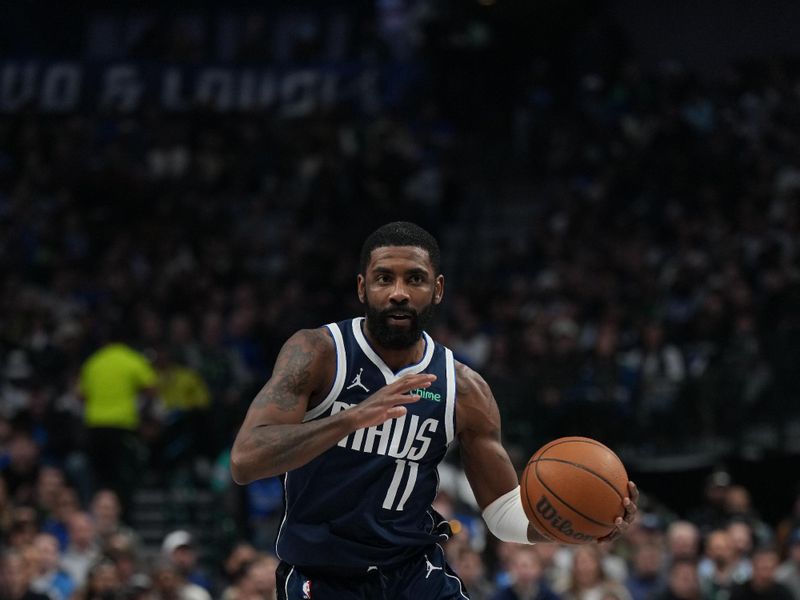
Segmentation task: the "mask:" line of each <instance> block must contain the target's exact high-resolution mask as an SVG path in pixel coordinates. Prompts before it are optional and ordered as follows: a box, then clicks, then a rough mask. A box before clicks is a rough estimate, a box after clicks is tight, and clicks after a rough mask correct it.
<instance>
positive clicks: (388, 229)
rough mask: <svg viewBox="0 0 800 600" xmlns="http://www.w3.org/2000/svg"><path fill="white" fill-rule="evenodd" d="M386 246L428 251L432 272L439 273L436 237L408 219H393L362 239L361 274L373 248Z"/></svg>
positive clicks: (439, 261) (440, 265)
mask: <svg viewBox="0 0 800 600" xmlns="http://www.w3.org/2000/svg"><path fill="white" fill-rule="evenodd" d="M386 246H415V247H417V248H422V249H423V250H426V251H427V252H428V256H429V257H430V259H431V265H433V270H434V274H435V275H438V274H439V273H441V268H442V255H441V252H440V251H439V244H438V242H437V241H436V238H434V237H433V236H432V235H431V234H430V233H428V232H427V231H425V230H424V229H423V228H422V227H420V226H419V225H415V224H414V223H409V222H408V221H395V222H394V223H387V224H386V225H383V226H381V227H378V229H376V230H375V231H373V232H372V233H371V234H369V235H368V236H367V239H366V240H364V245H363V246H361V264H360V268H361V273H362V274H365V273H366V271H367V265H368V264H369V259H370V257H371V256H372V251H373V250H374V249H375V248H385V247H386Z"/></svg>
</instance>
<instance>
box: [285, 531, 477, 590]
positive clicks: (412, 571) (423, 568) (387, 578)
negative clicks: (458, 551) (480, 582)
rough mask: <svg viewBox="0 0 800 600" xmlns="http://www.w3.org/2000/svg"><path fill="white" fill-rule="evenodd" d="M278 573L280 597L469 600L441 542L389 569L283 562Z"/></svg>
mask: <svg viewBox="0 0 800 600" xmlns="http://www.w3.org/2000/svg"><path fill="white" fill-rule="evenodd" d="M275 575H276V579H277V587H278V600H465V599H466V600H469V594H467V590H466V588H465V587H464V583H463V582H462V581H461V579H459V578H458V576H457V575H456V574H455V573H454V572H453V570H452V569H451V568H450V566H449V565H448V564H447V561H446V560H445V558H444V551H443V550H442V547H441V546H439V545H438V544H436V545H435V546H431V547H430V548H428V549H427V550H426V551H424V552H423V553H422V554H420V555H418V556H416V557H415V558H412V559H410V560H408V561H406V562H404V563H402V564H400V565H397V566H394V567H390V568H387V569H383V568H378V567H370V569H369V570H367V571H366V572H364V573H353V574H348V575H335V574H333V573H331V572H326V573H325V574H324V575H323V574H321V573H320V572H318V571H311V570H303V569H302V568H298V567H294V566H292V565H290V564H288V563H285V562H281V563H280V565H278V568H277V570H276V572H275Z"/></svg>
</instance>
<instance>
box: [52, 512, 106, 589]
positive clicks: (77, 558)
mask: <svg viewBox="0 0 800 600" xmlns="http://www.w3.org/2000/svg"><path fill="white" fill-rule="evenodd" d="M67 530H68V533H69V543H68V545H67V547H66V549H65V550H64V554H63V556H62V558H61V566H62V567H63V568H64V570H65V571H66V572H67V573H69V575H70V576H71V577H72V579H73V580H74V581H75V584H76V585H78V586H81V587H82V586H83V585H84V584H85V583H86V578H87V576H88V574H89V571H90V569H91V568H92V565H94V564H95V563H96V562H97V561H98V559H99V558H100V557H101V554H100V547H99V545H98V543H97V535H96V531H95V527H94V522H93V521H92V518H91V516H90V515H89V514H88V513H86V512H83V511H80V510H78V511H76V512H74V513H73V514H71V515H70V516H69V520H68V521H67ZM115 577H116V571H115Z"/></svg>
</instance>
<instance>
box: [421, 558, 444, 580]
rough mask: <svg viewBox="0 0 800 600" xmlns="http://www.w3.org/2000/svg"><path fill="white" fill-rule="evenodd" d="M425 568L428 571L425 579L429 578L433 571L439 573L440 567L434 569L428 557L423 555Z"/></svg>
mask: <svg viewBox="0 0 800 600" xmlns="http://www.w3.org/2000/svg"><path fill="white" fill-rule="evenodd" d="M425 568H426V569H427V570H428V573H427V574H426V575H425V579H427V578H428V577H430V576H431V573H433V572H434V571H441V570H442V567H434V566H433V563H432V562H431V561H430V560H429V559H428V555H427V554H426V555H425Z"/></svg>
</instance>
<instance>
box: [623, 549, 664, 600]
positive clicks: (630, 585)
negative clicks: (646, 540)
mask: <svg viewBox="0 0 800 600" xmlns="http://www.w3.org/2000/svg"><path fill="white" fill-rule="evenodd" d="M665 563H666V559H665V555H664V550H663V548H662V546H660V545H658V544H642V545H641V546H637V547H636V548H634V554H633V561H632V569H631V571H630V573H629V574H628V577H627V578H626V579H625V587H626V588H627V589H628V592H629V593H630V595H631V599H632V600H649V598H650V597H651V596H653V595H654V594H655V593H656V592H658V591H660V590H661V589H662V588H663V587H665V585H664V579H663V574H664V566H665Z"/></svg>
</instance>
